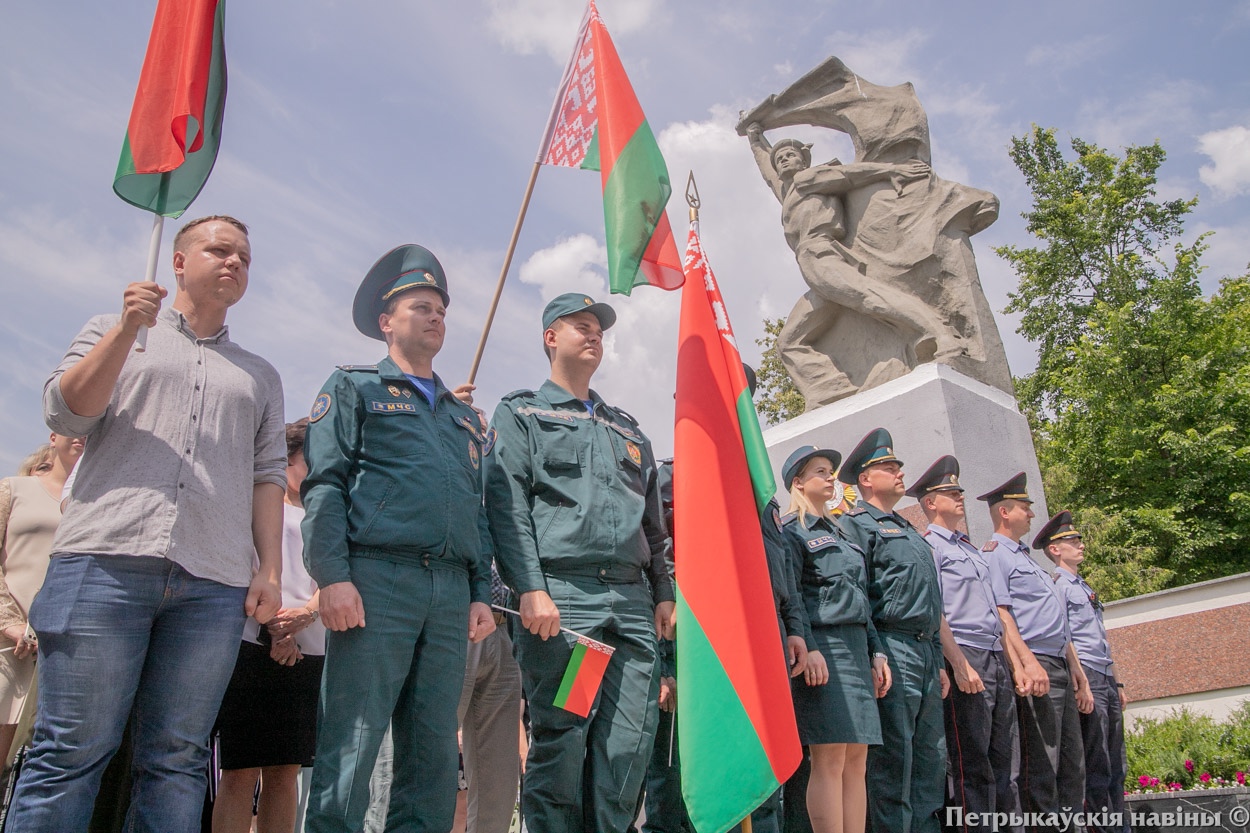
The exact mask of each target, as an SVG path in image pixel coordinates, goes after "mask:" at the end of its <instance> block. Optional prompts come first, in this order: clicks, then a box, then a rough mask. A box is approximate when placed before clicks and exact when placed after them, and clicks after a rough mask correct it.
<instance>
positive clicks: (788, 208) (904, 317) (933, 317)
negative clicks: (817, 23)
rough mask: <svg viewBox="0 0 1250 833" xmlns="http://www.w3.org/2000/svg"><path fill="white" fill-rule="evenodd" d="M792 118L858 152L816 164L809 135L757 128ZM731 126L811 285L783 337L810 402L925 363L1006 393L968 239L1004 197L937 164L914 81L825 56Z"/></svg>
mask: <svg viewBox="0 0 1250 833" xmlns="http://www.w3.org/2000/svg"><path fill="white" fill-rule="evenodd" d="M800 124H804V125H813V126H816V127H827V128H831V129H833V130H837V131H840V132H842V133H845V134H847V135H848V136H850V138H851V141H852V143H853V144H854V147H855V160H854V161H853V162H851V163H849V164H842V163H841V162H839V161H838V160H836V159H834V160H832V161H830V162H827V163H825V164H817V165H813V164H812V158H811V147H810V146H809V145H806V144H804V143H802V142H799V141H797V140H795V139H782V140H780V141H778V142H776V144H770V143H769V141H768V139H766V138H765V136H764V131H766V130H773V129H776V128H780V127H787V126H793V125H800ZM738 133H739V134H741V135H743V136H746V137H747V139H748V140H749V141H750V144H751V150H752V152H753V153H754V155H755V159H756V163H757V165H758V166H759V169H760V173H761V174H762V175H763V177H764V180H765V181H766V182H767V183H768V185H769V187H770V188H771V189H772V191H773V194H774V195H775V196H776V197H777V199H778V201H779V202H780V203H781V223H782V227H783V229H784V231H785V237H786V242H787V243H789V245H790V248H792V249H793V250H794V255H795V259H796V260H797V261H798V264H799V271H800V272H801V273H802V275H803V279H804V280H805V281H806V282H807V285H808V287H809V289H808V291H807V292H806V293H805V294H804V295H803V297H802V298H800V299H799V301H798V303H797V304H795V306H794V309H793V310H792V311H791V313H790V316H789V317H788V318H787V319H786V325H785V327H784V328H783V329H782V331H781V334H780V336H779V338H778V342H777V344H778V348H779V353H780V356H781V360H782V362H783V364H784V365H785V367H786V369H787V370H788V371H789V373H790V376H791V378H793V379H794V382H795V384H796V385H797V387H798V388H799V391H800V392H801V393H802V394H803V396H804V397H805V398H806V400H807V408H808V409H809V410H811V409H814V408H817V407H819V406H821V405H826V404H829V403H831V402H835V401H837V400H840V399H844V398H845V397H848V396H850V395H852V394H854V393H857V392H859V391H864V390H868V389H870V388H874V387H877V386H878V385H881V384H884V383H886V382H888V381H890V380H892V379H897V378H899V377H901V376H904V375H906V374H907V373H910V372H911V371H912V370H913V369H915V368H916V367H917V366H918V365H921V364H924V363H926V362H938V363H941V364H946V365H949V366H951V367H952V368H954V369H956V370H958V371H960V372H961V373H963V374H965V375H967V376H970V377H972V378H973V379H976V380H978V381H980V382H983V383H985V384H987V385H990V386H992V387H995V388H998V389H999V390H1002V391H1005V392H1007V393H1009V394H1011V393H1013V388H1012V384H1011V373H1010V371H1009V370H1008V368H1007V357H1006V354H1005V353H1004V351H1003V344H1002V338H1001V337H1000V336H999V334H998V327H997V326H996V324H995V323H994V316H993V313H992V312H991V310H990V307H989V304H988V303H987V302H986V299H985V294H984V292H982V290H981V282H980V278H979V277H978V274H977V268H976V261H975V259H974V257H973V254H972V245H971V243H970V241H969V237H970V236H971V235H974V234H976V233H977V232H979V231H981V230H982V229H984V228H986V227H988V226H989V225H990V224H991V223H993V222H994V221H995V220H996V219H997V218H998V199H997V197H995V196H994V195H993V194H991V193H989V192H987V191H981V190H978V189H976V188H971V187H968V186H966V185H960V184H958V183H954V182H948V181H946V180H943V179H941V178H940V177H938V176H937V175H936V174H934V173H933V172H932V170H931V169H930V167H929V165H930V162H931V156H930V148H929V124H928V118H927V117H926V115H925V112H924V109H923V108H922V107H921V106H920V101H919V99H918V98H917V97H916V91H915V89H914V88H913V87H912V85H911V84H910V83H907V84H900V85H898V86H895V87H883V86H878V85H876V84H873V83H870V82H868V81H865V80H864V79H862V78H860V77H859V76H857V75H856V74H855V73H854V72H852V71H851V70H850V69H848V68H847V67H846V65H845V64H843V63H842V62H841V61H840V60H838V59H837V58H833V57H831V58H829V59H827V60H826V61H825V62H824V63H822V64H821V65H820V66H818V67H817V68H816V69H814V70H812V71H811V72H809V73H808V74H807V75H805V76H803V77H802V78H800V79H799V80H798V81H796V82H795V83H794V84H792V85H791V86H790V87H788V88H787V89H786V90H785V91H784V92H781V93H778V94H776V95H771V96H769V97H768V99H767V100H765V101H764V102H763V103H762V104H760V105H759V106H757V107H756V108H755V109H753V110H752V111H750V112H749V113H744V114H743V115H742V117H741V120H740V121H739V123H738Z"/></svg>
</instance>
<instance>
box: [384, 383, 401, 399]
mask: <svg viewBox="0 0 1250 833" xmlns="http://www.w3.org/2000/svg"><path fill="white" fill-rule="evenodd" d="M386 389H387V390H388V391H390V394H391V396H399V388H397V387H395V386H394V385H387V386H386Z"/></svg>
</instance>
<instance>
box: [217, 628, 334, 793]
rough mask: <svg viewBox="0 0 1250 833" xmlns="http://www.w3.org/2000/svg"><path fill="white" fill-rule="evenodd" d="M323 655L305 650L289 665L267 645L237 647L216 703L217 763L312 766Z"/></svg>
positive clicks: (235, 766) (232, 766)
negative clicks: (272, 655)
mask: <svg viewBox="0 0 1250 833" xmlns="http://www.w3.org/2000/svg"><path fill="white" fill-rule="evenodd" d="M324 665H325V657H320V656H310V655H305V657H304V658H303V659H302V660H300V661H299V662H297V663H295V665H293V666H286V665H279V664H278V663H276V662H274V661H273V660H272V659H270V658H269V649H268V648H266V647H263V646H261V645H256V644H253V643H251V642H243V643H242V644H241V645H240V646H239V659H238V661H237V662H236V663H235V665H234V674H233V676H231V678H230V685H229V687H228V688H227V689H226V696H225V698H224V699H223V700H222V702H221V712H220V713H219V714H218V715H217V729H218V731H219V732H220V733H221V739H220V744H221V768H222V769H249V768H251V767H263V766H282V765H289V764H299V765H300V766H312V762H313V752H314V750H315V749H316V746H317V695H318V693H319V691H320V690H321V669H322V667H323V666H324Z"/></svg>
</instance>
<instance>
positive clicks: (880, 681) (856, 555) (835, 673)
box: [782, 446, 890, 833]
mask: <svg viewBox="0 0 1250 833" xmlns="http://www.w3.org/2000/svg"><path fill="white" fill-rule="evenodd" d="M841 459H842V455H841V454H839V453H838V452H836V451H832V450H829V449H820V448H816V447H815V446H803V447H801V448H799V449H798V450H797V451H795V452H794V453H793V454H791V455H790V457H789V459H787V460H786V464H785V468H784V469H783V471H782V481H783V482H785V483H787V484H789V486H790V509H789V511H790V512H791V513H793V514H791V515H790V516H788V520H787V521H786V524H785V533H786V542H787V544H788V545H789V548H790V554H791V559H792V564H793V567H794V574H795V575H796V576H799V577H800V580H799V585H800V588H801V592H802V595H803V602H804V606H805V607H806V608H807V615H808V617H809V618H810V620H811V627H812V640H813V646H814V650H812V651H810V652H809V653H808V659H807V668H806V671H805V672H804V674H803V677H802V678H796V679H794V680H793V681H792V683H791V689H792V691H793V693H794V711H795V717H796V718H797V720H798V724H799V739H800V740H801V741H802V742H803V745H804V746H808V747H810V751H811V757H812V773H811V780H809V781H808V786H807V810H808V815H809V816H810V818H811V823H812V829H813V830H814V831H815V833H825V831H835V830H837V831H846V833H862V831H863V830H864V824H865V820H866V814H867V805H868V795H867V791H866V789H865V784H864V774H865V768H866V766H867V761H868V746H869V745H870V744H880V743H881V724H880V721H879V719H878V716H877V706H876V702H875V700H876V698H877V697H880V696H882V695H884V694H885V692H886V691H887V690H888V689H889V687H890V669H889V665H888V664H887V663H886V658H885V654H884V653H882V651H881V644H880V642H879V640H878V639H877V631H876V628H874V627H873V624H872V618H871V616H870V611H869V606H868V574H867V570H866V568H865V566H864V553H863V551H862V550H860V548H859V547H857V546H856V545H854V544H852V543H851V542H850V541H849V540H847V538H846V536H845V534H844V533H843V532H842V530H841V529H839V528H838V526H837V525H836V524H835V523H834V522H833V518H832V516H831V515H830V514H829V509H828V503H829V501H830V500H831V499H832V498H833V493H834V488H833V473H834V471H835V469H836V468H837V466H838V463H839V462H841Z"/></svg>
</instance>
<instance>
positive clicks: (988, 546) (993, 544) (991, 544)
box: [981, 541, 998, 552]
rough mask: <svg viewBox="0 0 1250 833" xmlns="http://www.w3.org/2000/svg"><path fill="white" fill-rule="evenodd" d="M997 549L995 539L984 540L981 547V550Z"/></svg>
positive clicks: (991, 550)
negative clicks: (983, 544)
mask: <svg viewBox="0 0 1250 833" xmlns="http://www.w3.org/2000/svg"><path fill="white" fill-rule="evenodd" d="M996 549H998V542H997V541H986V542H985V546H983V547H981V552H993V551H994V550H996Z"/></svg>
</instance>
